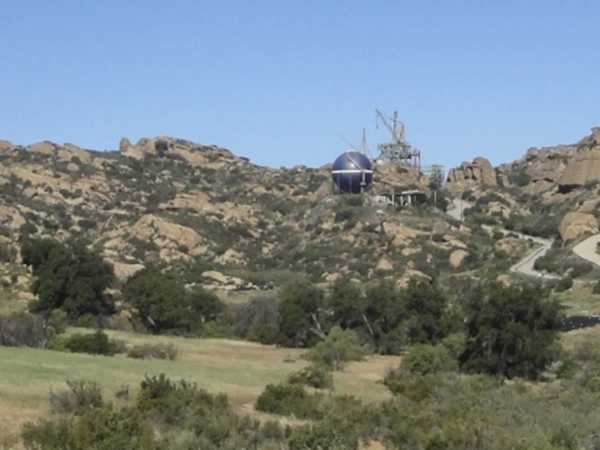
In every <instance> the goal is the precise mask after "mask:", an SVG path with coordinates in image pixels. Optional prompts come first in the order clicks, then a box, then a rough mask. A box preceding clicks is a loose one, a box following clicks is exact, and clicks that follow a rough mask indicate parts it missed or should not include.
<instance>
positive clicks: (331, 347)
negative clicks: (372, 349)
mask: <svg viewBox="0 0 600 450" xmlns="http://www.w3.org/2000/svg"><path fill="white" fill-rule="evenodd" d="M367 354H369V351H368V349H367V348H366V347H364V346H362V345H360V342H359V340H358V336H357V335H356V333H355V332H354V331H353V330H343V329H341V328H340V327H338V326H334V327H333V328H332V329H331V330H330V332H329V334H328V335H327V338H326V339H325V340H324V341H322V342H319V343H318V344H317V345H316V346H315V347H313V348H311V349H310V350H309V352H308V355H307V356H308V358H309V359H310V360H311V361H313V362H315V363H317V364H321V365H323V366H325V367H328V368H329V369H331V370H343V369H344V368H345V367H346V365H347V364H348V363H349V362H351V361H361V360H362V359H363V358H364V357H365V356H366V355H367Z"/></svg>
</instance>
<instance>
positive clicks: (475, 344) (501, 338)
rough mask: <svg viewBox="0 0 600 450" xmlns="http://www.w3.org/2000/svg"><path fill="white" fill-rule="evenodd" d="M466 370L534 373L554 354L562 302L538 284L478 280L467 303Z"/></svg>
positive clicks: (463, 361) (535, 375)
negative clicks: (484, 282)
mask: <svg viewBox="0 0 600 450" xmlns="http://www.w3.org/2000/svg"><path fill="white" fill-rule="evenodd" d="M466 310H467V322H466V326H467V340H466V344H465V350H464V351H463V353H462V355H461V356H460V362H461V367H462V368H463V369H464V370H466V371H471V372H481V373H487V374H490V375H501V376H505V377H507V378H513V377H526V378H531V379H536V378H538V377H539V376H540V375H541V373H542V372H543V371H544V370H545V369H546V368H547V367H548V365H549V364H550V363H551V362H552V361H553V360H554V358H555V357H556V355H557V352H556V350H557V348H558V347H557V346H558V330H559V327H560V324H561V317H562V316H561V312H560V306H559V305H558V303H557V302H556V301H551V300H549V292H548V291H547V290H545V289H543V288H542V287H541V286H539V285H526V284H525V285H520V286H518V285H513V286H504V285H502V284H499V283H492V284H488V285H481V286H480V288H479V289H478V291H477V292H475V293H474V294H473V295H472V297H471V299H470V301H469V303H468V304H467V308H466Z"/></svg>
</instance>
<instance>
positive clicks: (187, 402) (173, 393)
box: [137, 374, 228, 424]
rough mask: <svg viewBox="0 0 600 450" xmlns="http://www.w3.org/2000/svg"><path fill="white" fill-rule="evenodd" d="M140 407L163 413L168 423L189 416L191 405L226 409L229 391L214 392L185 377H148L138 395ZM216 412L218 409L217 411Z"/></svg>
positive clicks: (161, 415)
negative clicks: (225, 393)
mask: <svg viewBox="0 0 600 450" xmlns="http://www.w3.org/2000/svg"><path fill="white" fill-rule="evenodd" d="M137 408H138V409H139V410H140V411H143V412H146V413H149V412H151V413H152V414H156V415H159V416H160V418H161V419H162V420H163V421H164V422H165V423H168V424H175V423H177V422H178V421H180V420H182V419H184V418H185V416H186V415H187V414H188V412H189V410H190V408H198V409H204V410H205V411H204V412H206V413H207V412H208V411H210V410H216V411H219V412H224V411H226V410H227V408H228V401H227V397H226V396H225V395H222V394H221V395H216V396H213V395H211V394H209V393H208V392H206V391H205V390H203V389H200V388H198V387H197V386H196V385H195V384H193V383H188V382H186V381H185V380H180V381H171V380H170V379H169V378H167V377H166V376H165V375H164V374H160V375H159V376H155V377H148V376H147V377H146V378H145V379H144V380H143V381H142V384H141V390H140V393H139V395H138V398H137ZM213 412H214V411H213Z"/></svg>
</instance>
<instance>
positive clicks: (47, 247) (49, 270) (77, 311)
mask: <svg viewBox="0 0 600 450" xmlns="http://www.w3.org/2000/svg"><path fill="white" fill-rule="evenodd" d="M22 254H23V260H24V262H25V263H26V264H31V265H32V266H33V273H34V275H35V276H36V278H35V281H34V282H33V286H32V291H33V293H34V294H36V295H37V296H38V300H36V301H35V302H33V303H32V305H31V310H32V311H33V312H42V313H47V314H49V313H50V312H51V311H53V310H55V309H61V310H63V311H64V312H66V313H67V315H68V316H69V317H70V318H72V319H75V318H78V317H81V316H83V315H84V314H91V315H94V316H97V315H106V314H112V313H114V302H113V300H112V298H111V297H109V296H108V295H106V293H105V291H106V289H107V288H108V287H109V286H110V285H111V283H112V282H113V279H114V274H113V270H112V266H111V265H110V264H108V263H106V262H104V261H103V259H102V257H101V256H100V254H99V253H97V252H95V251H93V250H89V249H88V248H86V246H85V245H83V244H82V243H74V244H71V245H67V244H61V243H58V242H55V241H52V240H49V239H44V240H34V241H27V242H26V243H24V244H23V247H22Z"/></svg>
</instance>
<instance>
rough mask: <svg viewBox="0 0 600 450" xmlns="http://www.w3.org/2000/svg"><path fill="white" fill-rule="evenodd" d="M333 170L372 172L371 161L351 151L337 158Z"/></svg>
mask: <svg viewBox="0 0 600 450" xmlns="http://www.w3.org/2000/svg"><path fill="white" fill-rule="evenodd" d="M331 170H332V171H336V170H371V161H369V158H367V157H366V156H365V155H363V154H362V153H358V152H354V151H349V152H346V153H342V154H341V155H340V156H338V157H337V158H336V160H335V161H334V162H333V168H332V169H331Z"/></svg>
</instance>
